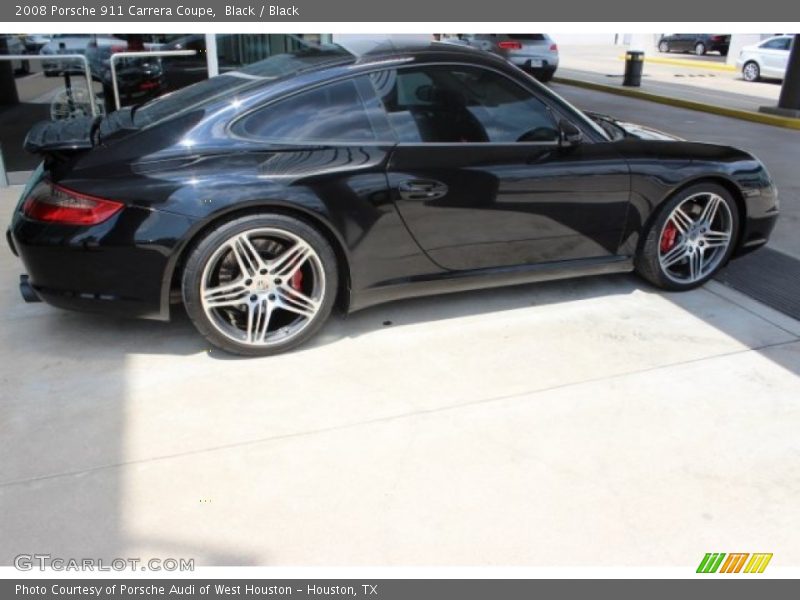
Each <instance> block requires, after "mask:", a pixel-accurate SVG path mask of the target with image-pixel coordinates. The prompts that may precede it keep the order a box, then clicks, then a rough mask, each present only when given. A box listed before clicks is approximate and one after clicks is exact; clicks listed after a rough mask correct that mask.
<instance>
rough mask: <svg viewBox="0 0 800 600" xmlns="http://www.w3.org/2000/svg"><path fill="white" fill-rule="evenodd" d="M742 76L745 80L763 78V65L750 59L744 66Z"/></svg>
mask: <svg viewBox="0 0 800 600" xmlns="http://www.w3.org/2000/svg"><path fill="white" fill-rule="evenodd" d="M742 77H744V80H745V81H758V80H759V79H761V67H759V66H758V63H757V62H755V61H752V60H751V61H749V62H747V63H745V65H744V67H742Z"/></svg>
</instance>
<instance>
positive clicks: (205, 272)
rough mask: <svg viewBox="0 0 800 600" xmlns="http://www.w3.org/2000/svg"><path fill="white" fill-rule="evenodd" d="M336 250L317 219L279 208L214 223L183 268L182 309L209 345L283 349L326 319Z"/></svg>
mask: <svg viewBox="0 0 800 600" xmlns="http://www.w3.org/2000/svg"><path fill="white" fill-rule="evenodd" d="M337 289H338V268H337V263H336V255H335V253H334V251H333V249H332V248H331V245H330V243H329V242H328V241H327V240H326V239H325V237H324V236H323V235H321V234H320V233H319V232H318V231H317V230H316V229H315V228H314V227H312V226H311V225H309V224H308V223H306V222H305V221H302V220H300V219H296V218H294V217H290V216H287V215H279V214H259V215H247V216H244V217H240V218H237V219H235V220H232V221H228V222H226V223H224V224H222V225H220V226H218V227H216V228H215V229H213V230H211V231H210V232H209V233H208V234H207V235H206V236H205V237H203V239H202V240H201V241H200V242H199V243H198V244H197V245H196V246H195V247H194V248H193V250H192V251H191V253H190V255H189V257H188V259H187V261H186V266H185V268H184V271H183V278H182V290H183V301H184V305H185V306H186V311H187V313H188V314H189V317H190V318H191V320H192V322H193V323H194V325H195V327H197V329H198V331H200V333H201V334H202V335H204V336H205V337H206V339H208V341H210V342H211V343H212V344H213V345H215V346H217V347H219V348H221V349H223V350H226V351H228V352H232V353H235V354H242V355H248V356H266V355H270V354H277V353H280V352H285V351H287V350H289V349H291V348H294V347H296V346H298V345H300V344H302V343H303V342H305V341H306V340H308V339H309V338H310V337H311V336H313V335H314V334H315V333H316V332H317V331H318V330H319V328H320V327H322V325H323V323H324V322H325V321H326V320H327V318H328V316H329V315H330V313H331V309H332V307H333V305H334V301H335V296H336V291H337Z"/></svg>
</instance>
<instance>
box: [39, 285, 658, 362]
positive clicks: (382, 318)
mask: <svg viewBox="0 0 800 600" xmlns="http://www.w3.org/2000/svg"><path fill="white" fill-rule="evenodd" d="M642 287H646V288H648V289H651V288H649V286H647V284H646V283H644V282H642V281H641V280H639V279H638V278H636V277H634V276H630V275H624V274H623V275H611V276H602V277H588V278H579V279H569V280H561V281H552V282H540V283H532V284H525V285H517V286H508V287H502V288H492V289H483V290H475V291H469V292H458V293H453V294H441V295H437V296H428V297H424V298H412V299H407V300H398V301H395V302H390V303H387V304H381V305H378V306H374V307H370V308H367V309H364V310H361V311H358V312H355V313H352V314H349V315H346V314H342V313H341V312H335V313H334V314H333V315H331V318H330V320H329V322H328V323H327V324H326V325H325V326H324V327H323V328H322V330H321V331H320V332H319V333H318V334H317V335H316V336H315V337H314V338H312V339H311V340H310V341H309V342H307V343H306V344H304V345H303V346H301V347H300V348H298V349H297V350H295V352H302V351H306V350H308V349H311V348H319V347H321V346H327V345H331V344H336V343H337V342H338V341H340V340H342V339H346V338H355V337H359V336H362V335H367V334H370V333H372V332H374V331H377V330H381V329H386V328H388V327H394V328H396V327H403V326H408V325H416V324H420V323H427V322H434V321H442V320H446V319H454V318H459V317H465V316H476V315H481V314H489V313H496V312H499V311H511V310H517V309H521V308H525V307H530V306H543V305H548V304H554V303H560V302H569V301H577V300H588V299H591V298H595V297H599V296H608V295H619V294H629V293H631V292H633V291H635V290H636V289H639V288H642ZM23 308H27V307H23ZM38 318H40V319H44V320H45V323H44V324H42V325H43V327H44V328H45V329H47V331H48V332H49V337H50V344H51V347H52V345H53V344H54V345H56V346H60V340H63V341H64V343H66V342H67V341H68V340H69V341H70V342H69V343H70V344H72V345H73V346H74V347H76V348H77V347H80V348H81V350H82V351H84V352H86V353H87V354H92V353H95V354H96V353H97V352H101V353H108V354H120V353H124V354H166V355H176V356H181V355H193V354H200V353H205V354H207V355H208V356H210V357H212V358H214V359H220V360H252V359H251V358H246V357H240V356H236V355H233V354H229V353H227V352H224V351H222V350H219V349H217V348H214V347H212V346H211V345H210V344H209V343H208V342H207V341H206V340H205V339H204V338H203V337H202V336H200V334H199V333H198V332H197V331H196V330H195V329H194V326H193V325H192V322H191V320H190V319H189V317H188V316H187V314H186V313H185V311H184V310H183V308H182V306H179V305H176V306H173V309H172V319H171V320H170V321H169V322H164V321H151V320H144V319H126V318H121V317H115V316H111V315H105V314H95V313H80V312H70V311H62V310H59V309H57V308H52V307H49V306H41V309H40V312H39V315H38ZM92 350H93V351H94V352H92ZM267 360H268V359H267Z"/></svg>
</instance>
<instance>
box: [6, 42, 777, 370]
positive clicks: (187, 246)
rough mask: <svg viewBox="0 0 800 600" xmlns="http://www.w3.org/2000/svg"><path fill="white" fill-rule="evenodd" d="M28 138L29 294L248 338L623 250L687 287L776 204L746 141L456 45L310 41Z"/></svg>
mask: <svg viewBox="0 0 800 600" xmlns="http://www.w3.org/2000/svg"><path fill="white" fill-rule="evenodd" d="M26 147H27V149H28V150H29V151H31V152H35V153H39V154H40V155H42V156H43V158H44V160H43V163H42V166H41V167H40V168H39V170H38V171H37V172H36V173H35V175H34V176H33V178H32V179H31V181H30V182H29V184H28V186H27V188H26V189H25V191H24V193H23V194H22V197H21V199H20V204H19V207H18V210H17V211H16V213H15V214H14V217H13V221H12V223H11V227H10V229H9V242H10V245H11V247H12V249H14V251H15V252H17V253H18V254H19V256H20V257H21V258H22V261H23V263H24V265H25V268H26V269H27V272H28V275H23V276H22V277H21V285H20V287H21V290H22V293H23V296H24V297H25V298H26V299H29V300H35V299H42V300H45V301H46V302H49V303H50V304H53V305H55V306H59V307H63V308H75V309H96V310H102V311H114V312H117V313H124V314H128V315H134V316H141V317H155V318H162V319H167V318H169V315H170V309H171V305H172V304H173V303H177V302H181V301H182V302H183V304H184V306H185V308H186V311H187V312H188V314H189V316H190V318H191V319H192V321H193V323H194V324H195V325H196V327H197V329H198V330H199V331H200V333H202V334H203V335H204V336H205V337H206V338H208V340H209V341H210V342H211V343H212V344H214V345H216V346H218V347H220V348H223V349H225V350H228V351H230V352H235V353H239V354H246V355H266V354H272V353H276V352H281V351H285V350H287V349H289V348H292V347H295V346H297V345H298V344H300V343H302V342H303V341H305V340H307V339H308V338H310V337H311V336H312V335H313V334H314V333H315V332H316V331H318V330H319V328H320V327H321V326H322V324H323V323H324V322H325V320H326V319H327V318H328V316H329V314H330V313H331V311H332V309H333V308H334V307H337V306H338V307H340V308H341V309H342V310H345V311H354V310H358V309H360V308H363V307H366V306H369V305H373V304H376V303H379V302H384V301H388V300H394V299H398V298H403V297H410V296H419V295H425V294H434V293H440V292H448V291H457V290H465V289H471V288H479V287H486V286H498V285H508V284H515V283H525V282H531V281H538V280H547V279H556V278H564V277H572V276H578V275H593V274H602V273H614V272H623V271H631V270H636V271H638V273H640V274H641V275H642V276H643V277H644V278H646V279H647V280H649V281H650V282H652V283H653V284H655V285H657V286H660V287H662V288H665V289H669V290H686V289H690V288H693V287H695V286H697V285H700V284H702V283H703V282H705V281H706V280H708V279H709V278H710V277H711V276H712V275H713V274H714V273H715V272H716V271H717V270H718V269H719V268H720V267H721V266H722V265H724V264H725V263H726V261H728V259H729V258H730V257H732V256H734V255H739V254H742V253H744V252H747V251H749V250H752V249H754V248H756V247H758V246H761V245H763V244H764V243H765V242H766V241H767V238H768V236H769V234H770V231H771V230H772V228H773V225H774V224H775V220H776V218H777V214H778V206H777V194H776V190H775V187H774V186H773V183H772V181H771V179H770V177H769V175H768V173H767V171H766V170H765V168H764V166H763V165H762V164H761V163H760V162H759V161H758V160H757V159H756V158H754V157H753V156H751V155H749V154H747V153H746V152H742V151H740V150H737V149H735V148H730V147H726V146H718V145H713V144H704V143H696V142H689V141H682V140H678V139H675V138H673V137H671V136H668V135H666V134H663V133H659V132H656V131H652V130H648V129H646V128H643V127H640V126H636V125H631V124H627V123H624V122H620V121H617V120H615V119H613V118H611V117H605V116H602V115H594V114H590V115H587V114H585V113H583V112H581V111H579V110H577V109H575V108H574V107H572V106H571V105H570V104H568V103H567V102H565V101H564V100H562V99H561V98H559V97H558V96H557V95H556V94H554V93H553V92H551V91H549V90H548V89H547V88H545V87H543V86H542V85H541V84H539V83H537V82H536V81H535V80H534V79H533V78H532V77H530V76H528V75H526V74H525V73H523V72H522V71H520V70H518V69H517V68H516V67H514V66H513V65H511V64H509V63H507V62H505V61H504V60H503V59H501V58H499V57H496V56H493V55H491V54H488V53H483V52H481V51H478V50H473V49H470V48H464V47H459V46H456V45H452V44H433V45H430V46H425V47H417V48H396V47H393V48H387V49H385V50H380V49H376V50H374V51H372V52H370V53H368V54H365V55H361V56H354V55H352V54H350V53H348V52H347V51H345V50H344V49H342V48H339V47H336V46H331V47H327V46H322V47H318V48H306V49H304V50H301V51H298V52H296V53H293V54H285V55H279V56H273V57H271V58H269V59H267V60H264V61H262V62H259V63H256V64H254V65H252V66H250V67H248V68H245V69H243V70H241V71H233V72H229V73H227V74H224V75H220V76H218V77H214V78H212V79H209V80H207V81H203V82H201V83H198V84H196V85H193V86H190V87H188V88H185V89H183V90H180V91H178V92H175V93H172V94H169V95H167V96H164V97H161V98H158V99H156V100H153V101H151V102H148V103H147V104H144V105H142V106H140V107H138V108H131V109H124V110H121V111H118V112H115V113H112V114H110V115H108V116H106V117H104V118H98V119H89V118H87V119H77V120H74V121H70V122H65V123H43V124H40V125H37V126H36V127H34V128H33V129H32V130H31V132H30V133H29V135H28V138H27V140H26Z"/></svg>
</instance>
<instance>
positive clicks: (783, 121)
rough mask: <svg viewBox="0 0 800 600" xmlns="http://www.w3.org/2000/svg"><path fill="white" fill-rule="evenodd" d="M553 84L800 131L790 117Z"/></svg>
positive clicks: (595, 86)
mask: <svg viewBox="0 0 800 600" xmlns="http://www.w3.org/2000/svg"><path fill="white" fill-rule="evenodd" d="M553 82H555V83H563V84H565V85H573V86H575V87H582V88H586V89H589V90H596V91H598V92H606V93H608V94H617V95H618V96H628V97H630V98H638V99H640V100H649V101H650V102H657V103H659V104H667V105H669V106H676V107H678V108H688V109H690V110H698V111H701V112H707V113H711V114H715V115H721V116H723V117H731V118H733V119H741V120H743V121H752V122H754V123H762V124H764V125H773V126H775V127H784V128H786V129H800V119H793V118H791V117H780V116H778V115H770V114H766V113H760V112H755V111H752V110H742V109H739V108H728V107H725V106H716V105H714V104H705V103H703V102H695V101H694V100H683V99H681V98H671V97H669V96H660V95H658V94H653V93H651V92H644V91H642V90H638V89H633V88H624V87H616V86H612V85H605V84H602V83H594V82H592V81H584V80H582V79H572V78H570V77H553Z"/></svg>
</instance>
